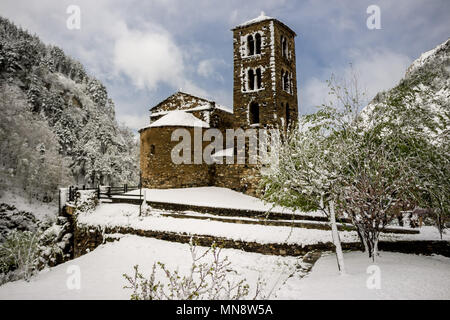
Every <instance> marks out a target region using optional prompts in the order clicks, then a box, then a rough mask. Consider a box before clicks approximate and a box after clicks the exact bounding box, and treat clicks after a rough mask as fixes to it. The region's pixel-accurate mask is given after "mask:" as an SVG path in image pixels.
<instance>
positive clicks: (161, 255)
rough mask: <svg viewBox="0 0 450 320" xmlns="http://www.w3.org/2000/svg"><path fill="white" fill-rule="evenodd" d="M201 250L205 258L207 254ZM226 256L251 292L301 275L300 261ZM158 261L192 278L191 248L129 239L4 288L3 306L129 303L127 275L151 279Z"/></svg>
mask: <svg viewBox="0 0 450 320" xmlns="http://www.w3.org/2000/svg"><path fill="white" fill-rule="evenodd" d="M200 249H201V251H200V252H203V250H205V249H204V248H200ZM221 255H222V256H223V257H225V256H228V258H229V260H230V261H231V262H232V266H233V268H234V269H235V270H236V271H237V272H238V275H237V277H238V278H237V279H241V278H244V277H245V278H246V279H247V283H248V284H249V285H250V287H251V288H254V287H255V284H256V282H257V279H258V276H260V275H261V276H262V278H263V279H264V280H265V281H266V282H267V284H266V288H267V290H266V291H270V289H272V287H275V290H274V291H275V292H276V291H277V289H278V288H279V287H280V285H281V284H282V282H283V281H284V280H285V279H286V278H287V277H288V276H289V274H291V273H293V272H295V270H296V266H298V263H299V262H300V261H299V259H298V258H294V257H280V256H269V255H262V254H257V253H249V252H243V251H240V250H236V249H223V250H222V254H221ZM156 261H161V262H163V263H165V264H166V266H167V267H168V268H170V269H172V270H174V269H176V268H178V269H179V271H180V273H182V274H187V272H188V269H189V267H190V263H191V256H190V251H189V246H188V244H181V243H173V242H167V241H162V240H156V239H150V238H142V237H138V236H131V235H127V236H123V237H121V238H120V240H119V241H116V242H112V243H107V244H104V245H101V246H100V247H98V248H96V249H95V250H94V251H92V252H90V253H88V254H86V255H83V256H81V257H79V258H76V259H74V260H71V261H68V262H66V263H63V264H60V265H58V266H56V267H54V268H51V269H46V270H43V271H41V272H40V273H39V274H38V275H36V276H35V277H33V278H32V279H31V281H30V282H26V281H23V280H20V281H16V282H10V283H7V284H5V285H3V286H0V300H4V299H44V300H46V299H56V300H60V299H129V298H130V294H131V290H129V289H123V286H124V285H126V284H127V282H126V281H125V279H124V278H123V277H122V274H124V273H127V274H129V275H131V274H132V272H133V266H134V265H136V264H138V265H139V270H140V271H141V272H143V273H144V275H145V276H148V275H149V274H150V271H151V267H152V265H153V263H154V262H156ZM74 266H75V268H74ZM72 268H73V269H78V268H79V269H78V270H79V271H80V275H81V287H80V289H79V290H78V289H72V290H70V289H68V287H67V285H66V283H67V281H68V279H69V277H70V276H71V273H70V271H71V270H73V269H72ZM160 276H161V275H160ZM160 279H161V280H162V277H161V278H160Z"/></svg>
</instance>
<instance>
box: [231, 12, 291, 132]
mask: <svg viewBox="0 0 450 320" xmlns="http://www.w3.org/2000/svg"><path fill="white" fill-rule="evenodd" d="M232 31H233V52H234V54H233V56H234V57H233V59H234V86H233V110H234V115H235V117H236V126H238V127H242V128H246V127H249V126H251V127H260V128H262V127H268V126H279V127H280V128H283V127H284V128H286V127H287V126H288V125H292V123H293V122H296V121H297V119H298V102H297V76H296V69H295V36H296V34H295V32H294V31H292V30H291V29H290V28H289V27H288V26H286V25H285V24H283V23H282V22H280V21H279V20H277V19H274V18H271V17H267V16H266V15H265V14H264V12H262V13H261V15H260V16H259V17H257V18H255V19H253V20H250V21H247V22H245V23H243V24H240V25H238V26H236V27H235V28H233V29H232Z"/></svg>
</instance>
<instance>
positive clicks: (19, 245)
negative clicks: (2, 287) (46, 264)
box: [0, 230, 40, 280]
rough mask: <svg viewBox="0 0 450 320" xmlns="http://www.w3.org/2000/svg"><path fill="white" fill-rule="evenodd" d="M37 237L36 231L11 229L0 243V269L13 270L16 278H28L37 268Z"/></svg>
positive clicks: (5, 271) (6, 271)
mask: <svg viewBox="0 0 450 320" xmlns="http://www.w3.org/2000/svg"><path fill="white" fill-rule="evenodd" d="M39 237H40V234H39V233H37V232H30V231H16V230H14V231H11V232H10V233H9V234H8V237H7V238H6V240H5V241H4V242H3V243H1V244H0V271H1V272H2V273H4V274H6V273H8V272H10V271H14V274H15V276H16V278H18V279H19V278H25V280H28V279H29V278H30V277H31V276H32V275H33V273H34V272H35V271H36V270H38V266H39V251H40V250H39Z"/></svg>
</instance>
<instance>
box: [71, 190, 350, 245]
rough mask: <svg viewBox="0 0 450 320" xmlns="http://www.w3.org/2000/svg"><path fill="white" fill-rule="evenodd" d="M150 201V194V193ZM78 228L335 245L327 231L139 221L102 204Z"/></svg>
mask: <svg viewBox="0 0 450 320" xmlns="http://www.w3.org/2000/svg"><path fill="white" fill-rule="evenodd" d="M147 197H148V193H147ZM77 220H78V224H80V225H88V226H98V227H101V228H103V227H105V226H108V227H119V226H125V227H130V228H133V229H135V230H152V231H162V232H175V233H187V234H190V235H210V236H215V237H222V238H227V239H233V240H239V241H246V242H258V243H262V244H266V243H286V244H298V245H309V244H316V243H327V242H332V239H331V232H330V231H327V230H315V229H303V228H291V227H289V226H265V225H253V224H235V223H227V222H219V221H211V220H199V219H194V218H192V219H189V218H185V219H178V218H172V217H164V216H154V215H151V216H146V217H139V206H138V205H130V204H123V203H117V204H107V203H102V204H100V206H99V207H98V208H97V210H95V211H94V212H92V213H81V214H80V215H79V216H78V219H77ZM339 235H340V237H341V240H342V241H343V242H357V241H358V236H357V234H356V232H355V231H341V232H340V233H339Z"/></svg>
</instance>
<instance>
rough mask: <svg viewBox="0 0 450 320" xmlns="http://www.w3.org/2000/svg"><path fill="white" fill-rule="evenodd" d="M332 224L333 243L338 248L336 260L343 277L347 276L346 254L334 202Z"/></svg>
mask: <svg viewBox="0 0 450 320" xmlns="http://www.w3.org/2000/svg"><path fill="white" fill-rule="evenodd" d="M330 223H331V234H332V236H333V243H334V245H335V247H336V258H337V264H338V268H339V271H340V273H341V275H343V274H345V265H344V254H343V253H342V246H341V240H340V238H339V232H338V229H337V226H336V213H335V211H334V202H333V201H331V202H330Z"/></svg>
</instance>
